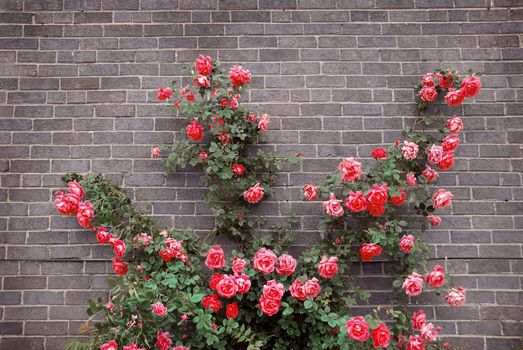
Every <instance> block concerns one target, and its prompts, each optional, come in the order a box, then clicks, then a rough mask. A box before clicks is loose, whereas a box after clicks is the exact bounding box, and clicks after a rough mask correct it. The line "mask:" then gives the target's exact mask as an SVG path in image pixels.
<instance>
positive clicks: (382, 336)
mask: <svg viewBox="0 0 523 350" xmlns="http://www.w3.org/2000/svg"><path fill="white" fill-rule="evenodd" d="M370 336H371V337H372V341H373V343H374V344H373V345H374V347H375V348H379V347H382V348H386V347H387V346H389V344H390V338H391V335H390V330H389V329H388V328H387V325H386V324H385V323H382V324H380V325H379V326H378V328H376V329H374V330H373V331H372V333H371V334H370Z"/></svg>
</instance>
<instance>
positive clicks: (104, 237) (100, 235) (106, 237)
mask: <svg viewBox="0 0 523 350" xmlns="http://www.w3.org/2000/svg"><path fill="white" fill-rule="evenodd" d="M96 239H97V240H98V242H99V243H101V244H104V243H107V242H109V241H110V240H111V234H110V233H109V232H107V231H106V230H105V227H103V226H100V227H98V228H97V229H96Z"/></svg>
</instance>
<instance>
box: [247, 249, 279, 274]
mask: <svg viewBox="0 0 523 350" xmlns="http://www.w3.org/2000/svg"><path fill="white" fill-rule="evenodd" d="M277 262H278V258H277V257H276V254H274V253H273V251H272V250H270V249H267V248H261V249H260V250H258V251H257V252H256V255H254V261H253V266H254V268H255V269H256V270H258V271H260V272H261V273H263V274H265V275H267V274H269V273H271V272H272V271H274V267H275V265H276V263H277Z"/></svg>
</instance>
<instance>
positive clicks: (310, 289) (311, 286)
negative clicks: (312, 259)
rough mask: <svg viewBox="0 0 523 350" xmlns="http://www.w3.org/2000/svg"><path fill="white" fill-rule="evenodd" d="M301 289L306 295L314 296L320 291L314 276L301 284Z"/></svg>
mask: <svg viewBox="0 0 523 350" xmlns="http://www.w3.org/2000/svg"><path fill="white" fill-rule="evenodd" d="M303 291H304V292H305V294H306V295H307V296H310V297H313V298H316V297H317V296H318V294H320V292H321V287H320V285H319V283H318V279H317V278H316V277H314V278H312V279H310V280H307V282H305V284H304V285H303Z"/></svg>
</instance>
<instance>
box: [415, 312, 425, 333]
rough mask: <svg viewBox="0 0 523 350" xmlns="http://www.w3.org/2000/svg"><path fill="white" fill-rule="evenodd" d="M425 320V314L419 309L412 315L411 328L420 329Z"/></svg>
mask: <svg viewBox="0 0 523 350" xmlns="http://www.w3.org/2000/svg"><path fill="white" fill-rule="evenodd" d="M426 320H427V316H426V315H425V313H424V312H423V310H419V311H417V312H415V313H414V314H413V315H412V328H414V329H418V330H419V329H421V328H422V327H423V326H424V325H425V322H426Z"/></svg>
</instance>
